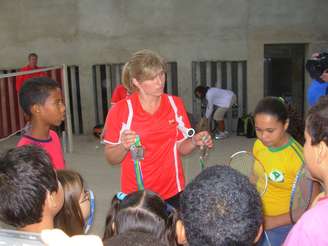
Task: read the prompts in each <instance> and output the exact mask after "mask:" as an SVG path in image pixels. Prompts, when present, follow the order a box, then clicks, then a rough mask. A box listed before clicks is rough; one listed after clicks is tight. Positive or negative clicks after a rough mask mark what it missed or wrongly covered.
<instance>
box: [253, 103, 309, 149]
mask: <svg viewBox="0 0 328 246" xmlns="http://www.w3.org/2000/svg"><path fill="white" fill-rule="evenodd" d="M257 114H268V115H272V116H274V117H276V118H277V120H278V121H279V122H281V123H282V124H285V123H286V122H287V120H289V125H288V129H287V132H288V133H289V134H290V135H292V137H293V138H295V139H296V140H297V141H298V142H299V143H300V144H302V145H303V144H304V142H305V141H304V125H305V124H304V120H303V118H302V117H301V116H300V114H299V113H298V111H297V110H296V108H295V107H294V106H293V105H292V104H290V103H286V102H285V100H284V99H283V98H281V97H264V98H263V99H261V100H260V101H259V102H258V103H257V105H256V107H255V110H254V117H256V115H257Z"/></svg>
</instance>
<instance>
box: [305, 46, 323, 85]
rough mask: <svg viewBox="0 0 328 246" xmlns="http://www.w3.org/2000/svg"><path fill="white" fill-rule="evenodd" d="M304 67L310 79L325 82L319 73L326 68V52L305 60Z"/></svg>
mask: <svg viewBox="0 0 328 246" xmlns="http://www.w3.org/2000/svg"><path fill="white" fill-rule="evenodd" d="M305 68H306V70H307V72H308V73H309V74H310V76H311V78H312V79H315V80H316V81H318V82H319V83H325V81H323V80H322V79H321V75H322V74H323V73H324V72H325V71H326V70H327V69H328V53H327V52H322V53H319V54H318V55H317V56H316V57H312V58H311V59H309V60H307V61H306V65H305Z"/></svg>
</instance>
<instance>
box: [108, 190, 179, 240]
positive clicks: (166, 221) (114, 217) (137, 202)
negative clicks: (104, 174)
mask: <svg viewBox="0 0 328 246" xmlns="http://www.w3.org/2000/svg"><path fill="white" fill-rule="evenodd" d="M120 199H122V198H120ZM176 219H177V218H176V212H175V210H174V209H172V210H171V211H168V208H167V206H166V204H165V202H164V201H163V200H162V199H161V198H160V197H159V196H158V195H156V194H155V193H153V192H151V191H144V190H143V191H137V192H133V193H131V194H129V195H127V196H126V197H125V198H123V199H122V200H119V199H118V198H117V197H116V196H115V197H114V198H113V200H112V206H111V208H110V210H109V213H108V215H107V218H106V225H105V233H104V237H103V239H104V240H105V239H107V238H110V237H112V236H115V235H119V234H121V233H124V232H127V231H141V232H146V233H150V234H152V235H153V236H155V237H156V238H158V239H160V240H161V242H163V243H164V244H165V245H176V244H175V224H176Z"/></svg>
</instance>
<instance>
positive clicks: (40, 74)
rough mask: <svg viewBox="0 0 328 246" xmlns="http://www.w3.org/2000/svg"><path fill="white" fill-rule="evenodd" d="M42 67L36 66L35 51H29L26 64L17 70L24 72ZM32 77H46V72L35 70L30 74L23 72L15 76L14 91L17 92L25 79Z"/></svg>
mask: <svg viewBox="0 0 328 246" xmlns="http://www.w3.org/2000/svg"><path fill="white" fill-rule="evenodd" d="M41 68H43V67H38V55H37V54H35V53H30V54H29V55H28V64H27V66H25V67H22V68H21V69H20V70H19V72H26V71H31V70H35V69H41ZM34 77H47V73H46V72H36V73H31V74H25V75H21V76H17V77H16V92H17V94H18V93H19V90H20V88H21V87H22V85H23V84H24V82H25V81H26V80H27V79H30V78H34Z"/></svg>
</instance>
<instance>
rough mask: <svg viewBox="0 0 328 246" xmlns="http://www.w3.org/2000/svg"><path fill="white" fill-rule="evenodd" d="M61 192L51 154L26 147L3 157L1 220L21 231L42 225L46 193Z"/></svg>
mask: <svg viewBox="0 0 328 246" xmlns="http://www.w3.org/2000/svg"><path fill="white" fill-rule="evenodd" d="M57 190H58V180H57V176H56V173H55V171H54V169H53V167H52V164H51V159H50V157H49V155H48V154H47V153H46V152H45V151H44V150H43V149H41V148H40V147H37V146H34V145H25V146H22V147H17V148H13V149H10V150H8V151H6V152H5V153H4V154H3V155H2V156H1V157H0V197H1V202H0V220H1V221H3V222H4V223H6V224H9V225H12V226H15V227H18V228H21V227H25V226H27V225H31V224H35V223H39V222H41V219H42V214H43V207H44V204H45V200H46V196H47V192H50V193H51V192H56V191H57Z"/></svg>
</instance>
